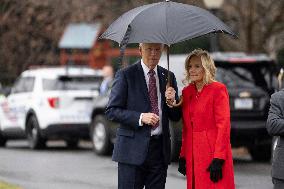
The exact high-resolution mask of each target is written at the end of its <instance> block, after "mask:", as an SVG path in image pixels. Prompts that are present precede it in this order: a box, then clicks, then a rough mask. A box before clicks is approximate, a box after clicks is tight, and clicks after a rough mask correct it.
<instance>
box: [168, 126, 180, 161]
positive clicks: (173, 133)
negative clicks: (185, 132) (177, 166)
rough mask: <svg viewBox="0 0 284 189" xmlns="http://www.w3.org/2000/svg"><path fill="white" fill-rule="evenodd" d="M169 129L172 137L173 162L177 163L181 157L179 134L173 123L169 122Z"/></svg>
mask: <svg viewBox="0 0 284 189" xmlns="http://www.w3.org/2000/svg"><path fill="white" fill-rule="evenodd" d="M169 129H170V135H171V161H177V160H178V157H179V150H180V149H179V145H178V134H177V131H176V128H174V125H173V123H172V122H171V121H170V122H169Z"/></svg>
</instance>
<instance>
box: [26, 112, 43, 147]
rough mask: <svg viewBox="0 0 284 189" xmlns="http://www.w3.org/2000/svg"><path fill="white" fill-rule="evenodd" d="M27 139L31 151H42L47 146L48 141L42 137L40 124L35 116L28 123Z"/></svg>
mask: <svg viewBox="0 0 284 189" xmlns="http://www.w3.org/2000/svg"><path fill="white" fill-rule="evenodd" d="M27 137H28V141H29V147H30V148H31V149H42V148H44V147H45V145H46V143H45V142H46V141H45V140H44V139H43V138H42V137H41V135H40V129H39V124H38V121H37V118H36V117H35V116H34V115H32V116H31V117H30V118H29V119H28V122H27Z"/></svg>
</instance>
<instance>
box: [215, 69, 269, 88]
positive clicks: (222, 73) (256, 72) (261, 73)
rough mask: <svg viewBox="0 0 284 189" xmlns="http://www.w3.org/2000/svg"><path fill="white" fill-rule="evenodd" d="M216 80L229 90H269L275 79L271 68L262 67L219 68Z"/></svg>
mask: <svg viewBox="0 0 284 189" xmlns="http://www.w3.org/2000/svg"><path fill="white" fill-rule="evenodd" d="M216 80H217V81H220V82H222V83H224V84H225V85H226V86H227V87H229V88H253V87H255V86H258V87H261V88H262V89H264V90H269V89H271V88H272V87H273V86H272V85H273V83H274V81H273V77H272V75H271V71H270V70H269V68H267V67H265V66H260V65H251V66H241V65H240V66H237V65H236V66H228V67H217V73H216Z"/></svg>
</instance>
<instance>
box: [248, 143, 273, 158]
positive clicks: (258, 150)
mask: <svg viewBox="0 0 284 189" xmlns="http://www.w3.org/2000/svg"><path fill="white" fill-rule="evenodd" d="M249 152H250V155H251V157H252V159H253V160H254V161H269V160H270V158H271V144H267V145H256V146H253V147H250V148H249Z"/></svg>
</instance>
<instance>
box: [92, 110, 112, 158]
mask: <svg viewBox="0 0 284 189" xmlns="http://www.w3.org/2000/svg"><path fill="white" fill-rule="evenodd" d="M90 131H91V132H90V133H91V140H92V143H93V150H94V152H95V153H96V154H98V155H109V153H110V149H111V141H110V131H109V128H108V121H107V120H106V118H105V117H104V116H103V115H97V116H95V117H94V118H93V120H92V123H91V129H90Z"/></svg>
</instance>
